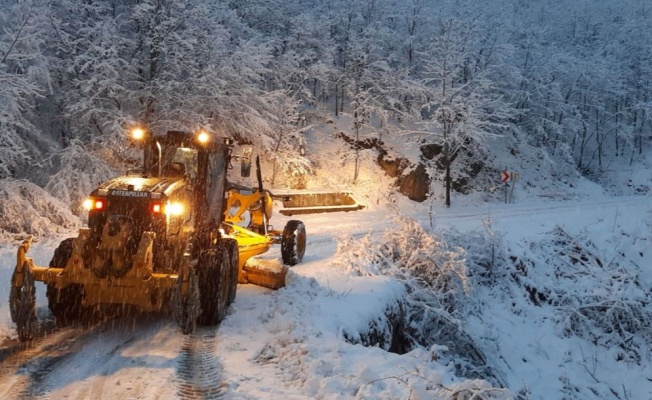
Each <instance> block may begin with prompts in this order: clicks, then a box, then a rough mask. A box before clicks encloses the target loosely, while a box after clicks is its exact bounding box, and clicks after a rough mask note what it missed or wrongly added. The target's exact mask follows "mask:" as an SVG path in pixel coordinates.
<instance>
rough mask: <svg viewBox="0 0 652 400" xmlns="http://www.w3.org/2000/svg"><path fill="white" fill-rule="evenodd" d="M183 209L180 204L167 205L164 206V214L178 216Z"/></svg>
mask: <svg viewBox="0 0 652 400" xmlns="http://www.w3.org/2000/svg"><path fill="white" fill-rule="evenodd" d="M184 211H185V207H184V206H183V204H181V203H168V204H167V205H166V206H165V213H166V214H167V215H172V216H179V215H181V214H183V212H184Z"/></svg>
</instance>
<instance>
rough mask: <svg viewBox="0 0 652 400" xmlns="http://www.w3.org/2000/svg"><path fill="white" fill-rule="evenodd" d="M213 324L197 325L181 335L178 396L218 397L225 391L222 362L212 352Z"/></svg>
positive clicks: (190, 397) (187, 397)
mask: <svg viewBox="0 0 652 400" xmlns="http://www.w3.org/2000/svg"><path fill="white" fill-rule="evenodd" d="M216 335H217V328H216V327H198V328H197V330H196V331H195V333H193V334H191V335H189V336H187V337H186V338H185V339H184V343H183V346H182V348H181V355H180V360H179V365H178V369H177V379H178V383H177V384H178V395H179V398H181V399H188V400H195V399H197V400H199V399H207V400H211V399H219V398H222V397H223V396H224V395H225V394H226V389H227V383H226V382H224V381H223V379H222V365H221V364H220V362H219V360H218V358H217V356H216V355H215V347H216Z"/></svg>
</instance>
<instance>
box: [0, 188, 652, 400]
mask: <svg viewBox="0 0 652 400" xmlns="http://www.w3.org/2000/svg"><path fill="white" fill-rule="evenodd" d="M399 208H400V209H401V213H403V214H406V215H408V216H412V217H414V218H415V219H417V220H419V221H420V222H421V224H422V225H423V226H424V227H427V228H430V224H431V220H432V229H433V231H434V232H437V234H438V235H441V236H442V237H446V235H447V234H446V232H452V233H451V238H453V237H457V238H459V237H461V236H468V237H471V236H473V235H474V234H478V235H484V236H487V234H488V232H490V234H491V237H493V238H494V239H495V244H496V245H497V246H500V248H501V249H502V250H501V251H503V252H504V253H505V254H507V255H509V256H513V257H516V258H518V259H520V260H525V264H527V266H528V268H529V271H528V274H527V276H523V277H521V278H522V280H527V282H529V283H530V284H531V286H533V287H536V288H538V289H540V290H541V291H542V292H544V291H545V293H547V294H548V295H550V293H551V290H552V289H555V286H556V285H557V286H559V285H561V286H564V285H565V286H564V287H563V289H564V290H567V291H569V292H571V291H573V290H574V289H573V284H578V285H580V284H581V285H583V286H582V288H585V289H586V288H587V285H588V284H587V282H577V281H575V282H571V281H562V280H560V278H559V276H555V274H554V273H553V265H552V264H551V263H550V260H549V259H546V257H547V256H546V255H547V254H548V255H549V254H551V253H552V250H551V249H552V248H553V247H554V246H553V245H552V244H551V243H552V242H551V240H552V238H553V235H554V233H553V231H554V230H555V228H556V227H557V228H559V229H561V230H562V231H563V232H566V233H567V234H568V235H570V236H572V237H576V238H581V237H584V236H587V237H590V242H591V243H592V245H593V246H594V247H593V249H594V254H597V255H599V257H600V258H601V259H602V260H605V261H606V262H607V263H609V262H613V261H614V260H616V259H618V260H620V265H625V267H626V268H627V269H628V271H630V272H631V273H640V274H639V275H638V276H637V279H639V280H640V286H641V288H642V290H643V292H645V293H647V294H648V295H649V293H650V290H651V289H652V278H651V277H650V276H651V275H650V273H651V272H652V250H650V249H651V248H652V246H651V244H652V198H651V197H650V196H628V197H608V196H604V195H600V196H593V197H590V198H586V197H585V198H582V199H580V200H572V201H562V202H553V201H546V200H536V199H534V198H530V199H528V200H524V201H522V202H517V203H514V204H492V205H487V204H483V205H468V206H459V207H455V208H451V209H446V208H438V207H435V209H434V214H433V215H431V214H430V213H429V210H428V205H427V204H421V205H414V204H413V203H409V202H405V203H401V204H400V205H399ZM393 212H395V211H391V210H388V209H386V208H385V207H380V206H374V205H373V204H371V207H370V208H368V209H365V210H363V211H358V212H350V213H334V214H316V215H307V216H303V217H302V218H301V219H303V220H304V222H305V224H306V227H307V230H308V237H309V239H308V245H307V251H306V256H305V259H304V262H303V263H302V264H301V265H298V266H296V267H294V268H293V270H292V271H291V273H290V274H289V276H288V281H287V286H286V287H285V288H283V289H281V290H278V291H271V290H267V289H264V288H260V287H256V286H252V285H240V286H239V288H238V295H237V298H236V300H235V302H234V303H233V305H232V306H231V308H230V310H229V313H228V315H227V317H226V318H225V320H224V321H223V322H222V324H221V325H220V326H219V328H218V329H217V332H216V333H215V332H212V331H211V330H210V329H206V328H201V329H199V330H198V332H197V333H196V334H195V335H193V336H191V337H184V336H183V335H181V333H180V332H179V331H178V329H177V328H176V326H175V324H174V322H173V321H172V319H171V318H170V317H169V316H165V315H159V316H150V315H147V316H138V317H135V318H133V319H131V317H129V319H126V320H125V318H124V317H123V318H122V319H118V320H116V321H113V322H112V323H110V324H99V325H98V327H95V328H93V329H90V330H83V329H82V330H80V331H79V332H77V331H74V332H70V331H65V330H64V331H56V330H55V331H54V332H52V333H50V334H49V335H48V336H50V337H51V338H50V340H51V341H52V342H54V343H57V345H56V346H58V347H57V349H56V350H54V355H53V356H52V355H51V354H50V353H51V352H53V350H52V348H51V346H50V348H48V347H47V346H45V345H42V346H45V347H46V349H45V350H43V349H39V346H41V345H39V342H37V343H35V344H34V346H33V347H32V348H31V349H27V350H20V351H18V352H16V353H15V354H14V355H12V356H10V357H8V358H5V360H4V362H3V367H2V368H0V372H2V375H1V376H0V397H1V398H8V397H11V396H16V397H20V396H23V395H25V391H24V390H25V385H22V386H20V385H18V384H17V382H20V380H21V379H27V378H25V377H26V376H29V371H30V370H35V371H37V372H38V371H40V370H41V369H43V366H42V365H43V364H47V365H46V368H45V371H47V373H43V372H38V373H36V376H38V379H39V382H32V383H30V384H29V385H28V387H30V388H32V389H30V390H31V392H29V393H30V395H34V396H35V397H48V398H53V399H54V398H144V399H147V398H152V399H153V398H178V397H192V396H196V397H195V398H200V397H204V398H211V396H213V397H215V396H224V398H233V399H240V398H244V399H263V398H287V399H303V398H322V399H346V398H364V399H371V398H388V399H394V398H396V399H398V398H405V399H407V398H412V399H430V398H451V399H452V398H456V397H455V396H454V395H455V394H456V393H457V392H459V391H463V390H465V389H470V390H473V391H474V392H475V393H482V396H484V397H478V398H502V397H507V398H509V397H516V396H517V395H519V394H520V395H521V396H523V398H529V399H558V398H577V399H580V398H581V399H592V398H594V399H604V398H620V399H648V398H652V368H651V363H650V360H651V359H652V356H651V355H650V351H649V348H646V346H642V347H641V348H639V349H638V353H636V354H637V355H638V356H640V358H638V359H636V357H635V356H632V355H631V354H630V356H628V355H627V354H625V353H627V352H626V351H623V350H622V348H621V347H619V346H618V345H617V344H614V343H612V342H610V343H602V342H600V340H593V341H592V340H590V338H588V337H583V336H581V335H578V334H572V333H570V334H569V333H567V332H564V329H563V325H562V323H563V321H561V322H560V320H561V315H560V312H562V311H563V309H562V307H561V306H556V305H551V304H538V305H535V304H533V303H532V301H530V300H529V295H528V293H527V292H526V290H525V289H523V287H522V286H519V285H518V284H516V283H515V282H514V281H513V280H512V279H510V278H509V276H502V277H500V276H498V277H497V279H496V280H495V281H494V283H493V284H482V283H481V282H480V283H478V284H476V285H475V286H474V287H473V288H472V291H471V292H470V293H469V295H468V298H467V299H468V307H466V309H467V311H466V312H465V314H464V320H462V321H461V322H460V324H461V325H460V326H461V327H462V328H463V329H464V330H465V331H466V333H467V334H468V335H469V336H470V337H471V338H472V339H473V340H474V341H475V343H476V345H477V346H478V347H479V348H481V349H482V350H483V352H484V354H485V355H486V357H487V359H488V363H489V364H490V365H491V367H492V368H493V369H494V370H495V371H496V372H497V374H498V375H499V376H500V377H502V379H504V381H505V382H506V383H507V386H508V388H509V389H510V391H509V392H502V391H497V390H494V389H491V385H489V384H488V383H486V382H481V381H474V380H471V379H466V378H464V377H461V376H456V375H455V369H454V366H453V365H444V364H443V363H439V362H438V361H437V360H436V358H437V357H436V354H437V352H438V351H439V350H441V349H438V348H437V346H435V347H433V348H432V349H428V348H424V349H415V350H413V351H411V352H408V353H407V354H402V355H399V354H394V353H390V352H387V351H385V350H383V349H381V348H379V347H364V346H362V345H360V344H351V343H350V342H348V341H347V340H345V338H355V337H356V335H358V334H359V333H361V332H364V331H365V330H366V329H367V327H368V326H369V323H370V322H371V321H374V320H377V319H379V318H381V317H382V314H383V312H384V311H385V310H386V309H387V308H389V307H392V305H393V304H395V303H396V301H397V300H398V299H400V298H401V297H403V296H404V295H405V289H404V286H403V285H402V284H401V283H399V282H397V281H396V280H393V279H391V278H389V277H385V276H371V277H370V276H366V277H363V276H356V275H355V274H353V273H351V272H350V271H347V270H345V269H342V268H338V267H336V266H335V265H336V264H337V263H336V262H335V261H337V260H336V259H337V257H340V256H341V255H338V253H337V248H338V239H339V238H340V237H341V235H343V234H347V235H352V236H353V238H354V239H360V238H362V237H364V236H365V235H370V237H371V238H372V239H373V238H374V237H375V235H379V234H380V233H381V232H383V231H384V230H385V229H391V224H392V219H391V218H390V215H391V214H392V213H393ZM431 217H432V218H431ZM287 219H289V218H287V217H283V216H280V215H278V216H275V217H274V220H273V222H274V223H275V224H276V225H277V226H281V225H282V224H284V222H285V221H286V220H287ZM559 229H558V230H559ZM460 233H461V234H462V235H460ZM496 238H497V239H496ZM57 243H58V239H55V238H52V239H48V240H44V241H41V242H39V243H37V244H35V245H34V246H33V248H32V250H31V252H30V253H31V256H32V257H34V258H35V260H36V262H37V263H38V264H41V265H43V264H47V262H48V261H49V257H50V256H51V254H52V252H53V249H54V247H56V244H57ZM537 245H539V246H543V247H538V248H537ZM542 248H543V250H542ZM546 249H548V251H547V250H546ZM14 257H15V253H14V249H13V247H11V246H6V247H3V248H2V250H1V251H0V266H1V267H0V299H2V300H1V301H0V334H1V335H2V336H3V337H4V338H5V339H6V340H5V342H4V344H3V345H2V346H3V348H4V349H5V352H6V349H9V348H12V346H14V348H15V346H16V342H15V340H13V339H14V338H15V331H14V329H13V327H12V324H11V321H10V318H9V310H8V305H7V299H8V297H9V294H8V285H9V280H10V274H11V270H12V268H13V263H14ZM467 257H468V258H469V259H471V258H472V254H470V253H467ZM262 258H263V260H264V262H269V263H275V262H279V260H280V253H279V251H278V249H274V250H272V251H270V252H269V253H268V254H265V255H264V256H263V257H262ZM501 268H502V269H503V270H504V271H508V272H509V271H512V270H510V268H512V266H506V265H503V266H502V267H501ZM547 268H549V269H547ZM568 268H569V269H572V268H577V267H576V266H574V265H571V264H569V265H568ZM606 268H610V267H609V266H607V267H606ZM512 269H513V268H512ZM557 275H558V274H557ZM605 276H609V274H608V273H607V274H593V275H592V277H593V278H592V279H594V281H590V284H592V285H595V286H596V287H598V286H599V287H602V286H609V285H608V282H598V281H597V280H598V279H601V278H603V277H605ZM472 282H476V281H474V280H473V279H472ZM546 290H547V291H546ZM38 294H39V296H38V300H37V302H38V307H39V312H38V314H39V316H40V317H41V318H42V319H44V320H47V318H48V317H49V316H48V312H47V305H46V301H45V296H44V288H43V287H42V285H41V287H40V288H39V293H38ZM646 301H647V303H646V306H645V308H646V310H647V312H648V313H649V312H650V306H649V301H650V298H649V297H648V298H647V300H646ZM542 303H543V302H542ZM647 329H648V330H649V329H650V327H648V328H647ZM57 335H59V336H62V337H58V336H57ZM605 335H606V334H605ZM647 337H649V335H647ZM47 340H48V339H47V338H46V339H45V340H44V342H47ZM647 345H648V346H649V342H648V343H647ZM0 351H2V350H0ZM12 351H13V350H12ZM29 351H32V352H33V353H34V354H35V355H34V356H33V357H31V358H30V357H27V356H26V357H24V359H22V361H21V362H22V363H23V364H22V366H18V368H17V369H16V370H15V371H14V370H11V368H9V367H8V363H9V361H11V357H17V358H18V359H21V358H20V354H22V353H25V352H29ZM44 351H46V353H44ZM48 352H50V353H48ZM48 357H51V358H52V360H54V361H51V362H50V363H49V364H48V361H47V360H48ZM188 364H191V365H194V364H203V367H202V368H204V370H202V371H200V372H198V373H195V372H192V373H191V372H189V371H190V370H189V369H188V368H189V367H188ZM16 387H22V389H21V390H23V392H20V393H17V392H15V390H16V389H15V388H16ZM202 388H208V389H206V391H202ZM210 388H213V389H210ZM483 390H484V391H483ZM198 393H199V394H198ZM492 396H493V397H492Z"/></svg>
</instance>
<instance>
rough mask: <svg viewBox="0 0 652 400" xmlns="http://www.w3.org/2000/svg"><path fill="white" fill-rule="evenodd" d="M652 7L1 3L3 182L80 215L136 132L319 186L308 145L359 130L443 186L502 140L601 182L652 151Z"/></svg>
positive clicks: (582, 0) (404, 1)
mask: <svg viewBox="0 0 652 400" xmlns="http://www.w3.org/2000/svg"><path fill="white" fill-rule="evenodd" d="M651 8H652V5H650V3H649V2H647V1H643V0H640V1H639V0H631V1H627V2H621V1H615V0H604V1H599V2H595V1H590V0H577V1H570V2H567V1H561V0H551V1H540V0H539V1H525V0H487V1H483V2H481V3H479V2H476V1H472V0H445V1H436V0H323V1H310V0H284V1H278V0H265V1H263V0H237V1H235V0H215V1H208V0H106V1H99V0H61V1H57V2H49V1H40V0H0V28H1V29H0V82H2V84H1V85H0V104H1V107H0V184H1V185H3V186H4V187H5V188H4V190H7V189H6V186H7V185H9V184H12V183H14V184H15V182H16V181H17V180H20V181H21V182H29V184H30V185H31V184H33V185H35V186H38V187H40V188H43V189H45V190H46V191H48V192H49V193H50V194H52V195H53V196H55V197H57V198H59V199H60V200H62V201H63V202H64V203H66V204H69V205H71V209H72V211H73V212H75V213H79V212H80V209H79V208H78V204H79V199H80V198H81V197H83V196H84V195H85V194H87V193H89V192H90V190H91V189H92V187H93V186H94V184H96V183H97V182H99V181H101V180H102V179H104V178H106V177H108V176H111V175H113V174H114V172H115V171H117V170H120V169H121V168H124V167H125V165H127V164H129V163H131V162H134V160H133V159H132V155H130V153H129V149H128V148H127V147H126V146H125V143H126V140H125V135H126V132H127V131H128V129H129V128H130V127H133V126H135V125H143V126H146V127H147V128H148V129H150V130H151V131H153V132H159V133H164V132H165V131H166V130H168V129H181V130H196V129H200V128H201V129H209V130H210V131H211V132H214V133H216V134H219V135H221V136H227V137H231V138H234V139H236V140H237V141H239V142H241V143H255V144H256V145H257V146H258V147H259V148H260V149H261V154H264V155H265V157H266V161H267V162H269V163H271V164H272V165H273V166H274V172H273V173H274V175H275V174H276V173H277V171H278V172H284V171H285V172H287V171H293V172H297V171H298V172H299V173H310V172H311V171H312V167H313V165H312V164H313V163H314V160H313V159H311V157H310V156H309V155H306V154H305V153H304V151H303V145H304V141H305V135H306V134H307V132H308V131H312V134H313V135H314V136H317V137H319V135H320V134H322V133H320V130H319V129H317V128H315V127H316V126H318V125H319V123H320V121H323V120H324V119H328V118H346V121H350V125H351V126H350V127H348V132H349V133H348V134H349V135H350V136H351V139H353V140H356V141H358V143H360V141H362V140H364V139H373V138H376V139H380V140H383V139H385V138H399V140H403V139H404V138H407V139H406V140H407V142H408V143H410V146H413V147H414V148H416V149H418V148H420V147H423V146H427V145H434V146H437V148H438V149H439V151H440V157H439V158H437V159H436V160H435V159H433V160H431V161H428V160H425V159H424V160H425V161H426V163H428V162H429V163H430V164H432V165H430V166H429V170H428V171H429V173H430V177H431V179H433V180H435V179H439V178H438V177H440V175H441V171H446V175H444V176H445V177H444V178H443V181H444V182H450V179H449V178H448V177H449V176H450V170H451V166H454V165H455V163H457V162H459V161H458V160H460V159H461V156H463V157H466V158H471V159H473V158H484V157H486V155H485V153H486V151H487V149H488V147H487V143H489V142H491V140H493V139H494V138H496V137H502V138H508V141H507V142H506V143H508V146H509V151H510V152H512V154H514V153H517V152H519V150H521V149H524V148H528V149H530V150H534V151H535V152H536V154H537V155H538V157H539V158H540V159H542V160H544V161H545V162H546V163H550V164H555V165H557V166H558V168H570V169H573V170H577V171H578V172H579V173H580V174H582V175H584V176H586V177H588V178H590V179H594V180H599V179H600V176H601V174H602V173H603V172H604V171H605V170H606V169H607V168H608V167H609V165H610V163H611V162H612V161H613V160H614V159H616V158H620V159H621V160H623V159H624V160H626V161H627V162H632V161H634V160H635V159H636V158H637V157H638V156H639V154H640V152H641V149H642V144H643V141H644V140H645V139H646V138H647V137H649V135H650V121H651V112H650V107H651V104H652V103H651V101H650V100H651V99H652V60H650V58H652V32H651V30H652V23H651V13H652V10H651ZM322 140H326V141H332V140H336V139H335V138H333V137H326V136H325V137H323V138H322ZM354 148H355V146H354ZM458 156H460V157H458ZM350 159H351V160H353V159H355V162H356V167H355V168H356V169H355V174H354V176H352V177H351V178H350V180H351V182H352V183H355V181H356V179H357V177H358V166H357V162H358V157H357V154H356V155H355V157H352V158H350ZM494 168H500V166H494ZM433 171H434V172H433ZM273 179H274V178H273V177H272V181H273ZM25 184H27V183H25ZM446 201H447V204H450V198H449V197H448V196H447V199H446Z"/></svg>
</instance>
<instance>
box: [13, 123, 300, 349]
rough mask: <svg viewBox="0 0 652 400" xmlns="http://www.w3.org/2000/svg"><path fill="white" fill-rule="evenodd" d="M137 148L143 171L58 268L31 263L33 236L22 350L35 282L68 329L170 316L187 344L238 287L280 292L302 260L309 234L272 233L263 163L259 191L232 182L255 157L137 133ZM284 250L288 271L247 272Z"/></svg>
mask: <svg viewBox="0 0 652 400" xmlns="http://www.w3.org/2000/svg"><path fill="white" fill-rule="evenodd" d="M131 141H132V142H133V143H134V144H135V145H137V146H138V147H139V148H141V149H142V151H143V165H142V169H140V170H139V171H137V173H134V174H127V175H125V176H121V177H117V178H114V179H111V180H109V181H107V182H104V183H102V184H101V185H100V186H99V187H98V188H97V189H95V190H94V191H93V192H92V193H91V194H90V197H89V198H88V199H87V200H86V202H85V206H86V208H87V209H88V227H84V228H81V229H80V230H79V235H78V236H77V237H76V238H69V239H65V240H64V241H62V242H61V244H60V245H59V247H58V248H57V249H56V250H55V252H54V256H53V258H52V260H51V261H50V264H49V266H47V267H45V266H37V265H34V262H33V261H32V259H31V258H29V257H27V256H26V253H27V251H28V250H29V247H30V244H31V238H28V239H27V240H25V241H24V242H23V243H22V244H21V245H20V246H19V249H18V255H17V264H16V268H15V270H14V273H13V276H12V279H11V290H10V311H11V317H12V319H13V321H14V322H15V324H16V327H17V331H18V336H19V339H20V340H30V339H32V337H33V336H34V332H35V327H36V323H37V320H36V313H35V282H43V283H45V285H46V295H47V300H48V305H49V308H50V310H51V311H52V314H53V315H54V317H55V318H56V319H57V320H59V321H64V322H65V321H70V320H74V319H79V318H82V317H83V316H84V315H87V313H89V312H90V311H94V310H99V309H105V308H110V307H124V306H126V305H131V306H136V307H137V308H138V309H140V310H143V311H162V310H170V311H171V312H172V313H173V315H174V317H175V319H176V320H177V322H178V323H179V325H180V327H181V330H182V332H183V333H185V334H187V333H190V332H192V331H193V330H194V328H195V326H196V324H197V323H199V324H201V325H214V324H218V323H219V322H220V321H221V320H222V318H223V317H224V315H225V312H226V309H227V307H228V305H229V304H230V303H231V302H232V301H233V300H234V298H235V295H236V288H237V284H238V282H240V283H253V284H256V285H262V286H265V287H269V288H273V289H278V288H280V287H282V286H284V282H285V274H286V271H287V269H286V268H287V266H292V265H295V264H297V263H300V262H301V261H302V259H303V256H304V253H305V248H306V230H305V226H304V224H303V223H302V222H301V221H299V220H291V221H289V222H288V223H287V225H285V228H284V229H283V231H277V230H274V229H272V227H271V225H270V224H269V220H270V218H271V216H272V205H273V199H272V195H271V193H270V192H269V191H266V190H264V189H263V181H262V176H261V171H260V163H259V162H258V158H256V175H257V180H258V187H257V188H254V189H250V188H245V187H242V186H239V185H236V184H234V183H232V182H231V181H229V180H228V179H227V173H228V172H229V170H231V169H232V168H231V165H232V161H240V163H241V166H240V171H241V175H243V176H248V175H249V173H250V170H251V164H252V163H251V153H252V152H251V148H247V149H246V151H244V152H243V154H240V155H234V154H232V152H233V148H234V146H233V145H232V144H231V142H230V140H228V139H218V138H216V137H214V136H211V135H209V134H208V133H206V132H200V133H197V134H195V133H188V132H180V131H169V132H167V134H166V135H161V136H154V135H152V134H151V133H150V132H148V131H147V130H143V129H135V130H134V131H133V132H132V137H131ZM245 214H246V216H247V217H248V219H249V221H248V224H247V225H246V226H242V225H243V221H245V219H246V218H245ZM274 244H280V245H281V256H282V260H283V264H284V265H283V266H282V267H281V268H280V269H279V270H265V269H261V268H259V267H250V266H246V265H245V263H246V262H247V260H248V259H250V258H251V257H253V256H255V255H259V254H262V253H265V252H267V251H268V250H269V249H270V247H271V246H272V245H274Z"/></svg>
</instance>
